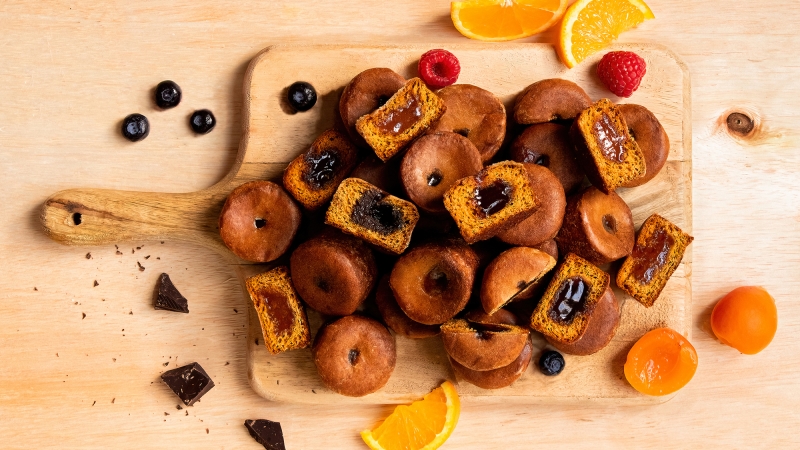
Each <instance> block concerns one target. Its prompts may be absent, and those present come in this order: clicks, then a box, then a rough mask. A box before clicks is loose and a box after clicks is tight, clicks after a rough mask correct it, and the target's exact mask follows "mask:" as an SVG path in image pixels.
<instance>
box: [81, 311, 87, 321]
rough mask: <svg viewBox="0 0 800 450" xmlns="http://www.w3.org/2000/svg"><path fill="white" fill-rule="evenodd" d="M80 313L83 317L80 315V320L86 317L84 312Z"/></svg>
mask: <svg viewBox="0 0 800 450" xmlns="http://www.w3.org/2000/svg"><path fill="white" fill-rule="evenodd" d="M81 315H83V317H81V320H83V319H85V318H86V313H85V312H82V313H81Z"/></svg>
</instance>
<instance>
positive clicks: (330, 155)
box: [304, 150, 340, 189]
mask: <svg viewBox="0 0 800 450" xmlns="http://www.w3.org/2000/svg"><path fill="white" fill-rule="evenodd" d="M305 160H306V167H307V169H306V172H305V174H304V175H305V180H306V183H308V184H309V185H311V186H312V187H313V188H314V189H320V188H322V187H323V186H325V185H326V184H328V183H329V182H330V181H331V180H333V178H334V177H335V176H336V169H338V168H339V166H340V164H339V163H340V161H339V155H337V154H336V153H335V152H332V151H329V150H325V151H323V152H322V153H320V154H319V155H307V156H306V158H305Z"/></svg>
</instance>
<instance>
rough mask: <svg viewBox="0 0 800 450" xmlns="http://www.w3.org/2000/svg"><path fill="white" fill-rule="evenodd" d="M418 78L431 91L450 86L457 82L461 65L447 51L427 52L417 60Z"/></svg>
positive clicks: (454, 56)
mask: <svg viewBox="0 0 800 450" xmlns="http://www.w3.org/2000/svg"><path fill="white" fill-rule="evenodd" d="M417 70H418V71H419V76H420V77H421V78H422V81H424V82H425V84H427V85H428V87H430V88H431V89H439V88H443V87H445V86H450V85H451V84H453V83H455V82H456V80H458V74H459V73H460V72H461V64H459V63H458V58H456V55H454V54H452V53H450V52H448V51H447V50H442V49H435V50H428V51H427V52H425V53H424V54H423V55H422V57H420V58H419V67H418V69H417Z"/></svg>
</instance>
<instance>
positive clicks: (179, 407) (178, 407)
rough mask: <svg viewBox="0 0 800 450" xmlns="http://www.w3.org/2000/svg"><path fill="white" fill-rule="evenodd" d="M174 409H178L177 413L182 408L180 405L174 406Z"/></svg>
mask: <svg viewBox="0 0 800 450" xmlns="http://www.w3.org/2000/svg"><path fill="white" fill-rule="evenodd" d="M175 408H177V409H178V411H180V410H182V409H183V407H182V406H181V405H175Z"/></svg>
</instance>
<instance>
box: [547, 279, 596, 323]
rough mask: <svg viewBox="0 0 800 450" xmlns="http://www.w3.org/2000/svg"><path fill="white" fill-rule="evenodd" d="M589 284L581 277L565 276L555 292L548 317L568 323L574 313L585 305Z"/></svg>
mask: <svg viewBox="0 0 800 450" xmlns="http://www.w3.org/2000/svg"><path fill="white" fill-rule="evenodd" d="M588 295H589V285H588V284H586V282H585V281H583V278H581V277H572V278H567V279H566V280H564V281H563V282H562V283H561V286H560V287H559V288H558V292H556V298H555V301H554V302H553V307H552V308H551V309H550V318H551V319H553V320H555V321H557V322H561V323H565V324H570V323H572V319H574V318H575V315H576V314H578V313H579V312H581V311H583V309H584V308H585V307H586V297H587V296H588Z"/></svg>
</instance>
